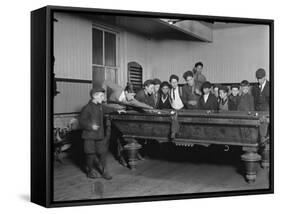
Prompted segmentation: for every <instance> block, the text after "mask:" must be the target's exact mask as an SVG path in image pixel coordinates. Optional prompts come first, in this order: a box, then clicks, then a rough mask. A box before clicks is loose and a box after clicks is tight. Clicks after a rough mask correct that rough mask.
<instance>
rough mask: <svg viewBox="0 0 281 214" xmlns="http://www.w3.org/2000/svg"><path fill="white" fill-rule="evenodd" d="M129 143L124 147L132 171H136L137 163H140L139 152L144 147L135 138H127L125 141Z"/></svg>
mask: <svg viewBox="0 0 281 214" xmlns="http://www.w3.org/2000/svg"><path fill="white" fill-rule="evenodd" d="M125 140H126V141H127V142H128V143H127V144H126V145H125V146H124V149H125V151H126V154H127V157H128V163H129V166H130V168H131V169H132V170H135V169H136V165H137V161H138V157H137V154H138V150H139V149H140V148H141V147H142V146H141V145H140V144H139V143H138V142H137V140H136V139H133V138H126V139H125Z"/></svg>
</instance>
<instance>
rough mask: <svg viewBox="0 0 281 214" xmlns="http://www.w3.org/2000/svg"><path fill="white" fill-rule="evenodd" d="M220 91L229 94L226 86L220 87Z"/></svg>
mask: <svg viewBox="0 0 281 214" xmlns="http://www.w3.org/2000/svg"><path fill="white" fill-rule="evenodd" d="M219 90H221V91H224V92H225V93H227V92H228V87H227V86H225V85H221V86H220V87H219Z"/></svg>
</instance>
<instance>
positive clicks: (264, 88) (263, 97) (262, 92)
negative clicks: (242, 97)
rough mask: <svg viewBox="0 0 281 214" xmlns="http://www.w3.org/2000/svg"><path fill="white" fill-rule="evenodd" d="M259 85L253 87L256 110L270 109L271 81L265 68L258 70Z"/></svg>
mask: <svg viewBox="0 0 281 214" xmlns="http://www.w3.org/2000/svg"><path fill="white" fill-rule="evenodd" d="M256 78H257V80H258V86H255V87H253V96H254V103H255V110H256V111H269V103H270V100H269V90H270V89H269V81H267V80H266V72H265V70H264V69H263V68H259V69H258V70H257V71H256Z"/></svg>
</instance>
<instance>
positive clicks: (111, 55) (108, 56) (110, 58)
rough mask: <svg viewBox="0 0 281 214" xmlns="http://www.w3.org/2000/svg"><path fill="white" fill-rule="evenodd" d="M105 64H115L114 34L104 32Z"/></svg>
mask: <svg viewBox="0 0 281 214" xmlns="http://www.w3.org/2000/svg"><path fill="white" fill-rule="evenodd" d="M104 46H105V47H104V49H105V65H107V66H116V35H115V34H113V33H108V32H105V44H104Z"/></svg>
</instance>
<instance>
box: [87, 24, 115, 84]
mask: <svg viewBox="0 0 281 214" xmlns="http://www.w3.org/2000/svg"><path fill="white" fill-rule="evenodd" d="M92 37H93V38H92V40H93V43H92V44H93V47H92V48H93V55H92V57H93V58H92V63H93V64H92V66H93V82H103V81H104V80H110V81H112V82H114V83H117V69H118V68H117V64H116V58H117V57H116V55H117V54H116V50H117V49H116V41H117V36H116V33H113V32H109V31H107V30H103V29H100V28H95V27H93V29H92Z"/></svg>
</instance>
